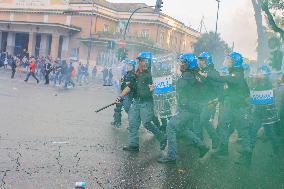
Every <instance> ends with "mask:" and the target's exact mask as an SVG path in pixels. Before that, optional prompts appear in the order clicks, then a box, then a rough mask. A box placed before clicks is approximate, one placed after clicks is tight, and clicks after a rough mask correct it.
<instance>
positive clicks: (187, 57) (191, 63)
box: [179, 53, 198, 70]
mask: <svg viewBox="0 0 284 189" xmlns="http://www.w3.org/2000/svg"><path fill="white" fill-rule="evenodd" d="M179 60H180V61H182V62H185V63H186V64H187V65H188V68H189V69H190V70H193V69H194V68H196V67H197V66H198V62H197V57H196V56H195V54H192V53H184V54H181V55H180V56H179Z"/></svg>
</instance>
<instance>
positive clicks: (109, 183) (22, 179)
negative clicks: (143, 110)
mask: <svg viewBox="0 0 284 189" xmlns="http://www.w3.org/2000/svg"><path fill="white" fill-rule="evenodd" d="M114 97H115V91H114V90H113V88H111V87H103V86H101V85H99V84H89V85H88V86H79V87H76V88H75V89H70V90H63V89H60V88H55V87H53V86H44V85H43V84H42V83H41V84H39V85H37V84H36V82H35V81H34V80H33V78H30V80H29V82H28V83H25V82H23V77H19V76H18V75H17V76H16V78H15V79H14V80H11V79H10V78H9V76H8V75H7V73H4V72H3V70H0V107H1V109H0V120H1V121H0V188H1V189H6V188H12V189H26V188H27V189H34V188H35V189H39V188H43V189H49V188H50V189H55V188H56V189H57V188H64V189H65V188H75V182H78V181H85V182H86V183H87V188H94V189H97V188H107V189H109V188H131V189H132V188H135V189H136V188H153V189H160V188H161V189H167V188H174V189H177V188H188V189H190V188H194V189H205V188H208V189H211V188H216V189H223V188H224V189H239V188H240V189H241V188H257V189H262V188H263V189H270V188H273V189H281V188H284V160H283V155H284V153H283V150H282V151H281V155H280V157H281V158H280V157H277V156H274V155H273V153H272V151H271V145H270V143H269V141H267V140H266V138H265V137H262V138H261V139H260V140H259V142H258V144H257V147H256V149H255V153H254V157H253V164H252V166H251V167H250V168H248V167H244V166H240V165H238V164H236V163H235V160H236V159H237V158H238V154H237V153H236V150H237V149H238V148H239V146H238V144H237V142H236V134H235V135H234V136H232V139H231V145H230V149H231V153H230V156H229V158H226V159H221V160H220V159H216V158H214V156H213V155H211V153H210V154H208V156H207V157H205V158H204V159H203V160H197V159H196V152H195V150H194V149H191V150H181V151H182V152H181V154H180V157H181V158H180V160H179V161H178V164H177V166H173V165H170V166H167V165H160V164H158V163H157V162H156V160H157V158H158V157H159V156H160V155H161V152H160V151H159V149H158V146H159V145H158V142H157V141H156V140H155V139H154V138H153V136H152V135H151V134H150V133H148V132H147V131H146V130H145V129H141V132H140V134H141V138H140V140H141V141H140V143H141V150H140V152H139V153H134V154H132V153H128V152H124V151H122V147H123V146H124V145H125V144H127V140H128V132H127V126H128V123H127V117H126V115H125V114H124V115H123V124H122V126H121V128H119V129H117V128H113V127H112V126H111V125H110V122H111V121H112V114H113V108H109V109H107V110H105V111H103V112H101V113H98V114H96V113H94V110H95V109H97V108H99V107H101V106H104V105H107V104H109V103H111V101H112V100H113V99H114ZM282 147H283V146H282ZM282 149H283V148H282Z"/></svg>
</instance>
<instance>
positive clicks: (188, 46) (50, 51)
mask: <svg viewBox="0 0 284 189" xmlns="http://www.w3.org/2000/svg"><path fill="white" fill-rule="evenodd" d="M143 6H146V5H145V4H137V3H110V2H107V1H105V0H93V1H92V0H70V1H64V0H0V7H1V8H0V31H1V32H0V41H1V43H0V45H1V46H0V47H1V49H2V50H6V51H7V52H9V53H10V54H17V53H20V52H22V50H23V49H27V50H28V52H29V53H30V54H32V55H36V56H41V55H42V56H48V55H51V56H52V57H53V58H56V57H60V58H62V59H68V58H70V57H71V58H73V59H80V60H82V61H83V62H85V61H87V57H88V52H90V63H91V64H95V63H96V62H98V61H100V58H101V57H105V58H106V57H108V58H110V59H111V58H113V59H114V61H115V54H116V51H117V48H119V46H120V45H121V44H123V41H121V39H123V32H124V28H125V25H126V22H127V19H128V18H129V16H130V15H131V12H132V11H133V10H135V9H136V8H139V7H143ZM199 36H200V34H199V33H198V32H197V31H195V30H193V29H191V28H189V27H187V26H185V25H184V24H183V23H181V22H179V21H178V20H176V19H174V18H172V17H170V16H168V15H165V14H157V13H154V11H153V9H151V8H147V9H143V10H141V11H139V12H138V13H136V14H135V15H134V16H133V19H132V20H131V23H130V25H129V29H128V31H127V38H126V46H125V47H126V49H128V55H129V57H130V58H133V57H135V56H136V55H137V53H138V52H140V51H143V50H149V51H152V52H153V53H163V52H177V53H179V52H185V51H186V52H190V51H192V50H193V49H192V45H193V44H194V42H196V40H197V39H198V38H199ZM110 43H112V44H117V45H116V46H115V47H114V48H112V47H111V46H110ZM89 50H90V51H89Z"/></svg>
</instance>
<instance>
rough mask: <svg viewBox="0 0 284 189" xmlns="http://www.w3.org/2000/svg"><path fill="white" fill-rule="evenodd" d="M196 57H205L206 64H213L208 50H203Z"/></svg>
mask: <svg viewBox="0 0 284 189" xmlns="http://www.w3.org/2000/svg"><path fill="white" fill-rule="evenodd" d="M198 59H206V60H207V61H206V64H207V66H209V65H211V64H213V58H212V55H211V54H210V53H209V52H203V53H201V54H200V55H199V56H198Z"/></svg>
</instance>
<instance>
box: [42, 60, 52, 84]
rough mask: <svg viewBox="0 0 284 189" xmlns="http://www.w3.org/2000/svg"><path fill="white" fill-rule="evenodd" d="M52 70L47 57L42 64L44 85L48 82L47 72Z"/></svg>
mask: <svg viewBox="0 0 284 189" xmlns="http://www.w3.org/2000/svg"><path fill="white" fill-rule="evenodd" d="M51 71H52V65H51V63H50V61H49V60H48V59H47V60H46V61H45V64H44V78H45V83H44V84H45V85H48V84H49V74H50V72H51Z"/></svg>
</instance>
